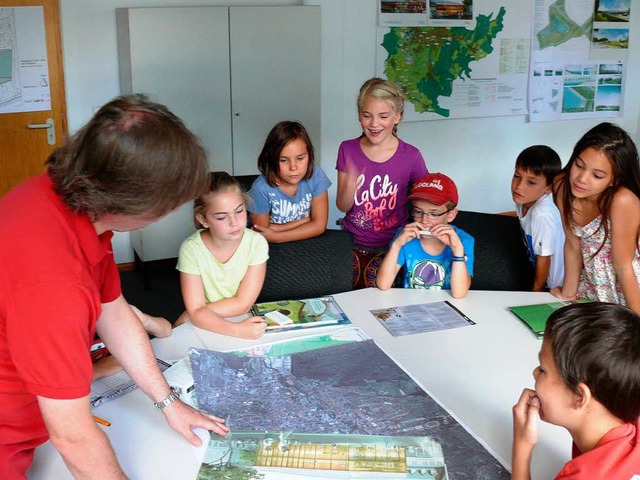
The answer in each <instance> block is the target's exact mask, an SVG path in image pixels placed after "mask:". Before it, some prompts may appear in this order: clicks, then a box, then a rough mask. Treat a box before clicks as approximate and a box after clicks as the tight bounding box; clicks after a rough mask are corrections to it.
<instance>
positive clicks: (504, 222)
mask: <svg viewBox="0 0 640 480" xmlns="http://www.w3.org/2000/svg"><path fill="white" fill-rule="evenodd" d="M452 223H453V224H454V225H455V226H457V227H458V228H461V229H462V230H464V231H465V232H467V233H468V234H469V235H471V236H472V237H473V238H474V239H475V252H474V257H475V261H474V264H473V272H474V276H473V281H472V282H471V289H472V290H508V291H528V290H531V288H532V287H533V279H534V270H533V266H532V264H531V261H530V260H529V252H528V249H527V246H526V244H525V242H524V237H523V235H522V230H521V228H520V221H519V220H518V219H517V218H516V217H511V216H505V215H498V214H492V213H479V212H467V211H459V212H458V215H457V216H456V218H455V220H454V221H453V222H452Z"/></svg>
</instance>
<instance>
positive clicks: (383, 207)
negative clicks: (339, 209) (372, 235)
mask: <svg viewBox="0 0 640 480" xmlns="http://www.w3.org/2000/svg"><path fill="white" fill-rule="evenodd" d="M353 201H354V204H355V205H357V206H359V207H362V208H363V209H364V210H363V211H360V212H358V216H357V217H356V216H354V217H353V223H355V224H356V225H358V226H359V227H360V228H362V229H363V230H369V229H372V230H373V231H374V232H379V231H380V230H384V229H386V228H390V227H394V226H396V225H397V224H398V219H397V218H396V217H397V214H396V213H392V214H391V215H389V212H394V211H395V208H396V203H397V201H398V185H397V184H396V183H393V182H391V180H389V175H386V174H385V175H384V177H382V176H380V175H374V176H373V177H372V178H371V180H370V181H369V183H368V185H367V184H366V178H365V175H364V174H361V175H360V176H358V180H357V181H356V190H355V193H354V195H353Z"/></svg>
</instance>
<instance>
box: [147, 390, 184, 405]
mask: <svg viewBox="0 0 640 480" xmlns="http://www.w3.org/2000/svg"><path fill="white" fill-rule="evenodd" d="M179 398H180V397H179V396H178V394H177V393H176V391H175V390H174V389H173V387H171V393H170V394H169V396H168V397H167V398H165V399H164V400H162V401H161V402H158V403H154V404H153V406H154V407H156V408H157V409H158V410H162V409H163V408H164V407H168V406H169V405H171V404H172V403H173V402H175V401H176V400H178V399H179Z"/></svg>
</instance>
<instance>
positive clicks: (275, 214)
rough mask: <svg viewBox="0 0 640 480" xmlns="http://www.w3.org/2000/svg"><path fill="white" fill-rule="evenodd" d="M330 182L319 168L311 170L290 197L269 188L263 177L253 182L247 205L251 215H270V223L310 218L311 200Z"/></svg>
mask: <svg viewBox="0 0 640 480" xmlns="http://www.w3.org/2000/svg"><path fill="white" fill-rule="evenodd" d="M330 186H331V180H329V178H328V177H327V175H326V173H324V171H323V170H322V169H321V168H319V167H314V168H313V174H312V175H311V178H309V179H308V180H302V181H301V182H300V183H299V184H298V190H297V192H296V194H295V195H294V196H292V197H290V196H289V195H287V194H285V193H284V192H283V191H282V190H280V188H278V187H277V186H275V187H271V186H270V185H269V184H268V183H267V179H266V178H265V176H264V175H260V176H259V177H258V178H256V180H255V181H254V182H253V185H252V186H251V190H249V196H250V197H251V200H252V202H250V204H249V205H247V209H248V210H249V211H250V212H251V213H255V214H258V215H262V214H265V213H270V214H271V215H270V223H279V224H282V223H289V222H294V221H296V220H300V219H302V218H307V217H309V216H311V200H313V198H314V197H317V196H318V195H320V194H321V193H324V192H326V191H327V189H328V188H329V187H330Z"/></svg>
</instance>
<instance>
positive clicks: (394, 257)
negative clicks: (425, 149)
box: [377, 173, 474, 298]
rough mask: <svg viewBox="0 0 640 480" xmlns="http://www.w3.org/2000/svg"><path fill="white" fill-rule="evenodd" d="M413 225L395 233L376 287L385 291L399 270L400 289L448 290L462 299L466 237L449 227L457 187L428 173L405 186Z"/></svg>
mask: <svg viewBox="0 0 640 480" xmlns="http://www.w3.org/2000/svg"><path fill="white" fill-rule="evenodd" d="M409 200H411V202H412V208H411V215H412V216H413V222H412V223H409V224H408V225H406V226H405V227H404V228H403V229H402V230H399V231H398V233H397V234H396V236H395V237H394V238H393V240H392V241H391V245H390V247H389V252H388V253H387V255H386V256H385V258H384V260H383V262H382V264H381V265H380V269H379V270H378V280H377V284H378V288H379V289H380V290H388V289H389V288H391V286H392V285H393V282H394V280H395V278H396V275H397V274H398V271H399V270H400V268H404V287H405V288H427V289H428V288H434V289H447V290H449V289H450V290H451V295H452V296H453V297H454V298H463V297H464V296H465V295H466V294H467V292H468V291H469V287H470V286H471V276H472V275H473V245H474V240H473V237H472V236H471V235H469V234H468V233H466V232H464V231H463V230H460V229H459V228H458V227H455V226H453V225H449V222H452V221H453V219H454V218H456V215H457V214H458V210H457V208H456V207H457V205H458V189H457V188H456V185H455V183H453V180H451V179H450V178H449V177H447V176H446V175H444V174H442V173H430V174H428V175H425V176H424V177H422V178H420V179H418V180H417V181H416V182H415V183H414V184H413V187H412V188H411V193H410V195H409V196H408V197H407V201H409Z"/></svg>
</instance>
